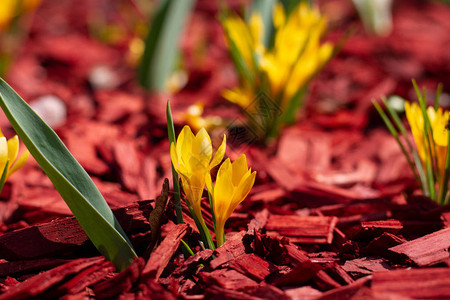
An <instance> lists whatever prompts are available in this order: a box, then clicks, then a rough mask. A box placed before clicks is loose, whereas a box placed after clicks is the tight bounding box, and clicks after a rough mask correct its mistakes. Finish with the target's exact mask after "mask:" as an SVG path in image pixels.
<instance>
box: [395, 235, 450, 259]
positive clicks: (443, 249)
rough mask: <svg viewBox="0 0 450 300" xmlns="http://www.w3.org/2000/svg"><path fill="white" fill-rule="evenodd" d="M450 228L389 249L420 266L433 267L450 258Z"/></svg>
mask: <svg viewBox="0 0 450 300" xmlns="http://www.w3.org/2000/svg"><path fill="white" fill-rule="evenodd" d="M449 248H450V228H445V229H442V230H439V231H436V232H433V233H431V234H428V235H425V236H423V237H420V238H418V239H415V240H412V241H409V242H406V243H403V244H401V245H398V246H395V247H392V248H389V250H390V251H393V252H395V253H399V254H404V255H406V256H408V257H409V258H410V259H411V260H412V261H414V262H415V263H416V264H417V265H418V266H421V267H422V266H431V265H435V264H437V263H440V262H443V261H445V260H447V259H448V258H449V255H450V254H449V251H448V249H449Z"/></svg>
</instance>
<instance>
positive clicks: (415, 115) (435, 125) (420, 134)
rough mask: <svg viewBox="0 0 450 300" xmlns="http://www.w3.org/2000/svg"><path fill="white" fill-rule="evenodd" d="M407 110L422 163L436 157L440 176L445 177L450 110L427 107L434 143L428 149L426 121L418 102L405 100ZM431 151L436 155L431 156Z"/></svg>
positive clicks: (407, 116)
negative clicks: (426, 143) (425, 129)
mask: <svg viewBox="0 0 450 300" xmlns="http://www.w3.org/2000/svg"><path fill="white" fill-rule="evenodd" d="M405 112H406V118H407V119H408V123H409V126H410V127H411V132H412V134H413V137H414V142H415V143H416V146H417V152H418V153H419V157H420V159H421V161H422V163H423V164H424V165H425V162H426V160H427V157H428V159H430V160H431V161H434V160H435V159H436V160H437V167H438V170H439V176H440V178H444V174H445V159H446V157H447V146H448V131H447V128H446V127H447V124H448V116H449V112H448V111H444V110H443V109H442V108H438V109H437V110H435V109H434V108H433V107H431V106H430V107H428V108H427V115H428V119H429V120H430V125H431V130H432V133H433V136H432V141H431V142H432V143H433V144H434V147H432V149H427V147H426V145H425V139H426V138H427V137H426V135H425V132H424V128H425V126H424V125H425V124H424V122H425V121H424V116H423V113H422V110H421V108H420V106H419V105H418V104H417V103H412V104H410V103H409V102H405ZM430 151H431V153H433V156H435V157H430V155H429V153H430Z"/></svg>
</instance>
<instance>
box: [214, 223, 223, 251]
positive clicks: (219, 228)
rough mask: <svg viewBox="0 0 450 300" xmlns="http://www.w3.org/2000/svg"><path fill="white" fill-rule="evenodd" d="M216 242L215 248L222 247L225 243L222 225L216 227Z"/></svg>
mask: <svg viewBox="0 0 450 300" xmlns="http://www.w3.org/2000/svg"><path fill="white" fill-rule="evenodd" d="M216 240H217V248H219V247H220V246H222V245H223V243H224V242H225V239H224V233H223V225H219V226H217V225H216Z"/></svg>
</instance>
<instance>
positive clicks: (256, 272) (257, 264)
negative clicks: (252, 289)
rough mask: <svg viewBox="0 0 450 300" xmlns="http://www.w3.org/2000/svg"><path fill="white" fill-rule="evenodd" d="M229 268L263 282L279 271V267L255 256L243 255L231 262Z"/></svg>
mask: <svg viewBox="0 0 450 300" xmlns="http://www.w3.org/2000/svg"><path fill="white" fill-rule="evenodd" d="M229 267H230V268H231V269H234V270H236V271H238V272H239V273H242V274H244V275H245V276H247V277H250V278H252V279H253V280H256V281H262V280H264V279H265V278H266V277H267V276H269V275H270V274H272V273H274V272H277V271H278V270H279V269H278V268H277V266H275V265H274V264H272V263H271V262H269V261H267V260H264V259H262V258H261V257H259V256H257V255H255V254H244V255H241V256H239V257H237V258H236V259H235V260H233V261H231V262H230V264H229Z"/></svg>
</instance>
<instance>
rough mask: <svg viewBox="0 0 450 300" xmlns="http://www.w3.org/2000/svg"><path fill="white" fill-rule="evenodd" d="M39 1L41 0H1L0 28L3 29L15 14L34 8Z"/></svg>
mask: <svg viewBox="0 0 450 300" xmlns="http://www.w3.org/2000/svg"><path fill="white" fill-rule="evenodd" d="M40 2H41V0H2V1H1V8H0V30H2V29H4V28H5V27H6V26H7V25H8V24H9V23H10V22H11V20H12V19H13V18H14V17H15V16H17V15H19V14H21V13H23V12H27V11H31V10H33V9H35V8H36V7H37V6H38V5H39V3H40Z"/></svg>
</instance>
